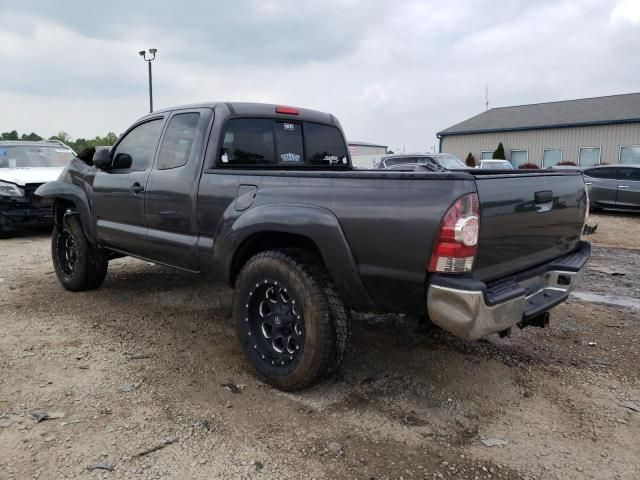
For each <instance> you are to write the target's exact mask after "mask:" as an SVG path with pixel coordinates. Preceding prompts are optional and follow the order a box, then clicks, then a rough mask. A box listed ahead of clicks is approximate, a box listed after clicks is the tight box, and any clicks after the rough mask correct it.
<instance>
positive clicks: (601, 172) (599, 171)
mask: <svg viewBox="0 0 640 480" xmlns="http://www.w3.org/2000/svg"><path fill="white" fill-rule="evenodd" d="M584 174H585V175H587V176H588V177H592V178H606V179H609V180H615V179H616V178H618V169H617V168H613V167H606V168H589V169H587V170H585V171H584Z"/></svg>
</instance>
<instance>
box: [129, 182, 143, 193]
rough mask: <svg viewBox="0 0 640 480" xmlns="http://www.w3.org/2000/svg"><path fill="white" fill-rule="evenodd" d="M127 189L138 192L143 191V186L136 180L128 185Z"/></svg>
mask: <svg viewBox="0 0 640 480" xmlns="http://www.w3.org/2000/svg"><path fill="white" fill-rule="evenodd" d="M129 190H131V191H132V192H133V193H140V192H144V187H143V186H142V185H140V184H139V183H138V182H136V183H134V184H133V185H131V186H130V187H129Z"/></svg>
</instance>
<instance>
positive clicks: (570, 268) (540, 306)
mask: <svg viewBox="0 0 640 480" xmlns="http://www.w3.org/2000/svg"><path fill="white" fill-rule="evenodd" d="M590 253H591V245H590V244H589V243H588V242H581V244H580V248H579V249H578V250H577V251H575V252H573V253H571V254H569V255H565V256H563V257H559V258H556V259H555V260H553V261H551V262H548V263H546V264H544V265H541V266H538V267H536V268H533V269H530V270H527V271H524V272H520V273H518V274H515V275H512V276H510V277H507V278H503V279H500V280H497V281H493V282H490V283H488V284H487V283H484V282H480V281H477V280H473V279H465V278H456V277H447V276H441V275H435V276H433V277H432V278H431V282H430V285H429V289H428V291H427V310H428V312H429V318H430V319H431V321H432V322H433V323H434V324H436V325H438V326H439V327H440V328H442V329H443V330H446V331H448V332H450V333H453V334H454V335H456V336H459V337H462V338H465V339H468V340H474V339H477V338H481V337H484V336H486V335H489V334H491V333H496V332H500V331H503V330H506V329H508V328H510V327H512V326H514V325H517V324H519V323H521V322H523V323H524V324H526V322H527V320H530V319H532V318H535V317H537V316H539V315H541V314H543V313H545V312H547V311H548V310H550V309H551V308H553V307H555V306H556V305H558V304H559V303H562V302H563V301H564V300H566V299H567V297H568V296H569V294H570V293H571V291H572V290H573V289H574V288H575V286H576V283H577V282H578V280H579V279H580V277H581V276H582V273H583V272H584V270H585V269H586V266H587V262H588V260H589V255H590Z"/></svg>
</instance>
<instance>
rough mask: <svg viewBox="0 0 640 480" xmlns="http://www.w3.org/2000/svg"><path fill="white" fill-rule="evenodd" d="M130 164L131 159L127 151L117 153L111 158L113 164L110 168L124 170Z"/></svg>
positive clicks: (131, 162)
mask: <svg viewBox="0 0 640 480" xmlns="http://www.w3.org/2000/svg"><path fill="white" fill-rule="evenodd" d="M132 164H133V159H132V158H131V155H129V154H128V153H119V154H117V155H116V157H115V158H114V159H113V165H112V166H111V168H113V169H114V170H126V169H127V168H131V165H132Z"/></svg>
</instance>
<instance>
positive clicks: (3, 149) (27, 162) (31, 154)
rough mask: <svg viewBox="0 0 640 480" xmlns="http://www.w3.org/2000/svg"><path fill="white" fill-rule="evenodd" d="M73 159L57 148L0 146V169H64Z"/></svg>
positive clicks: (67, 151) (71, 153) (66, 149)
mask: <svg viewBox="0 0 640 480" xmlns="http://www.w3.org/2000/svg"><path fill="white" fill-rule="evenodd" d="M73 157H74V155H73V152H72V151H71V150H69V149H68V148H63V147H57V146H40V145H37V146H36V145H29V146H18V145H16V146H0V168H28V167H65V166H66V165H67V164H68V163H69V161H71V159H72V158H73Z"/></svg>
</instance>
